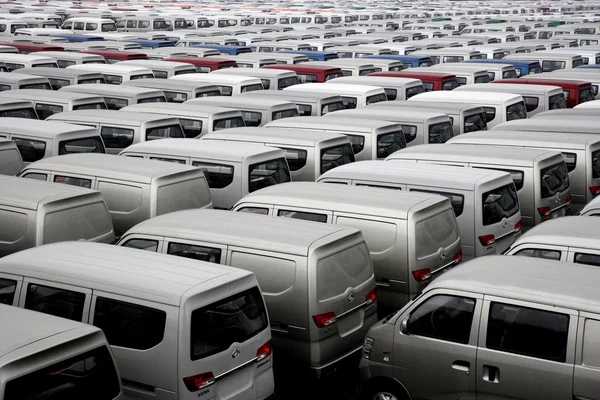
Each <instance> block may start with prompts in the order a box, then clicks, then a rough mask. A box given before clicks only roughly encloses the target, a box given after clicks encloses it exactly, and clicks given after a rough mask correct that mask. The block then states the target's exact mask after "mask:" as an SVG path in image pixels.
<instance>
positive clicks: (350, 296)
mask: <svg viewBox="0 0 600 400" xmlns="http://www.w3.org/2000/svg"><path fill="white" fill-rule="evenodd" d="M348 301H349V302H353V301H354V293H350V294H349V295H348Z"/></svg>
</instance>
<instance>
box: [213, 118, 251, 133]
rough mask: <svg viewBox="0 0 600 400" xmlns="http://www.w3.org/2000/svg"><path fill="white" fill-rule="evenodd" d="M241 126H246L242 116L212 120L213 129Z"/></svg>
mask: <svg viewBox="0 0 600 400" xmlns="http://www.w3.org/2000/svg"><path fill="white" fill-rule="evenodd" d="M242 126H246V124H245V123H244V118H242V117H232V118H225V119H216V120H215V121H214V122H213V131H218V130H221V129H229V128H240V127H242Z"/></svg>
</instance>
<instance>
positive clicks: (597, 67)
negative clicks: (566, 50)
mask: <svg viewBox="0 0 600 400" xmlns="http://www.w3.org/2000/svg"><path fill="white" fill-rule="evenodd" d="M577 68H594V69H600V64H589V65H580V66H579V67H577Z"/></svg>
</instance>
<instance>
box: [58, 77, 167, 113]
mask: <svg viewBox="0 0 600 400" xmlns="http://www.w3.org/2000/svg"><path fill="white" fill-rule="evenodd" d="M100 75H102V74H100ZM60 91H61V92H68V93H87V94H90V95H96V96H101V97H102V98H104V102H105V103H106V107H107V108H108V109H109V110H119V109H121V108H123V107H126V106H128V105H131V104H138V103H166V102H167V99H166V98H165V94H164V93H163V92H162V90H160V89H149V88H140V87H127V86H121V85H105V84H101V83H89V84H80V85H73V86H65V87H63V88H61V89H60Z"/></svg>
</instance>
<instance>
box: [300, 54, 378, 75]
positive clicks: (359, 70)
mask: <svg viewBox="0 0 600 400" xmlns="http://www.w3.org/2000/svg"><path fill="white" fill-rule="evenodd" d="M312 65H323V66H326V67H332V68H333V67H337V68H339V69H341V70H342V74H343V75H344V76H355V77H356V76H367V75H369V74H372V73H375V72H381V70H379V69H377V68H375V66H374V65H373V64H372V63H371V62H370V60H367V59H362V58H334V59H333V60H329V61H310V62H308V63H306V64H305V66H306V67H310V66H312Z"/></svg>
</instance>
